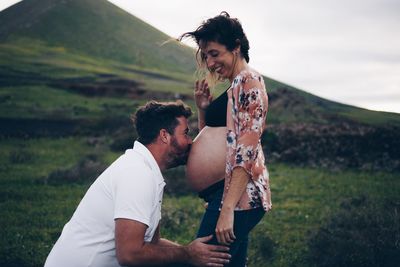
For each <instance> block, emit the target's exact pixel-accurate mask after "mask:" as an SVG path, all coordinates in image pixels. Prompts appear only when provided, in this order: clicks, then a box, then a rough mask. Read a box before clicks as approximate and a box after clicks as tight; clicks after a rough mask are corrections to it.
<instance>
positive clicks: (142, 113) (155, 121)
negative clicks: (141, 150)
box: [132, 100, 192, 145]
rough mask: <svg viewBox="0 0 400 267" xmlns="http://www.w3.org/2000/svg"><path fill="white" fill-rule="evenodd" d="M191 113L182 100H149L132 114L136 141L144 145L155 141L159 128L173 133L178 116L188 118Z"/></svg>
mask: <svg viewBox="0 0 400 267" xmlns="http://www.w3.org/2000/svg"><path fill="white" fill-rule="evenodd" d="M191 115H192V110H191V109H190V107H188V106H187V105H185V104H184V103H183V102H182V101H180V100H178V101H176V102H156V101H149V102H147V103H146V104H145V105H144V106H141V107H139V108H138V109H137V111H136V113H135V114H134V115H133V116H132V120H133V123H134V126H135V128H136V132H137V134H138V141H139V142H140V143H142V144H144V145H147V144H150V143H152V142H154V141H155V139H156V138H157V136H158V134H159V132H160V130H161V129H165V130H167V132H168V133H170V134H174V131H175V127H176V126H177V125H178V124H179V121H178V119H177V118H178V117H185V118H189V117H190V116H191Z"/></svg>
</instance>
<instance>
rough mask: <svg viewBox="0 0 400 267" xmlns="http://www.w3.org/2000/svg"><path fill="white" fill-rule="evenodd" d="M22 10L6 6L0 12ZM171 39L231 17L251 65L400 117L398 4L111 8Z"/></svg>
mask: <svg viewBox="0 0 400 267" xmlns="http://www.w3.org/2000/svg"><path fill="white" fill-rule="evenodd" d="M15 2H18V1H16V0H0V10H2V9H4V8H6V7H7V6H9V5H11V4H13V3H15ZM110 2H112V3H114V4H116V5H118V6H119V7H121V8H123V9H125V10H126V11H128V12H130V13H132V14H133V15H135V16H137V17H139V18H140V19H142V20H144V21H145V22H147V23H149V24H151V25H152V26H154V27H156V28H157V29H159V30H161V31H163V32H165V33H166V34H168V35H170V36H172V37H178V36H179V35H180V34H181V33H183V32H186V31H191V30H194V29H195V28H196V27H197V26H198V25H199V24H200V23H201V22H202V21H203V20H205V19H207V18H209V17H213V16H215V15H217V14H219V13H220V12H221V11H223V10H225V11H227V12H228V13H229V14H230V15H231V16H232V17H237V18H238V19H239V20H240V21H241V22H242V25H243V28H244V30H245V32H246V34H247V37H248V39H249V41H250V65H251V66H252V67H254V68H255V69H257V70H258V71H259V72H261V73H262V74H264V75H266V76H268V77H271V78H274V79H277V80H279V81H281V82H284V83H287V84H290V85H292V86H294V87H297V88H299V89H302V90H305V91H307V92H310V93H313V94H315V95H318V96H321V97H324V98H327V99H330V100H334V101H338V102H341V103H346V104H351V105H355V106H359V107H364V108H367V109H372V110H382V111H391V112H397V113H400V30H399V29H400V1H398V0H324V1H321V0H295V1H294V0H249V1H243V0H242V1H238V0H229V1H228V0H218V1H215V0H202V1H194V0H168V1H164V0H159V1H155V0H140V1H139V0H110Z"/></svg>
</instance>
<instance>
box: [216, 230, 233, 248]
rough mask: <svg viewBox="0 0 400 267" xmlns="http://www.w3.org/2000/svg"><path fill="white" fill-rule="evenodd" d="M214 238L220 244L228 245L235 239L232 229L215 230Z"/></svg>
mask: <svg viewBox="0 0 400 267" xmlns="http://www.w3.org/2000/svg"><path fill="white" fill-rule="evenodd" d="M216 237H217V240H218V242H219V243H220V244H223V245H229V244H231V243H233V242H234V241H235V239H236V237H235V234H234V233H233V230H232V229H226V230H216Z"/></svg>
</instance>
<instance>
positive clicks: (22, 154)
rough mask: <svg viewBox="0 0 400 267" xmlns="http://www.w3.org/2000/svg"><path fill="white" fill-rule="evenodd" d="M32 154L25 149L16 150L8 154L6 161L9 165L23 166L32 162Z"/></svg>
mask: <svg viewBox="0 0 400 267" xmlns="http://www.w3.org/2000/svg"><path fill="white" fill-rule="evenodd" d="M33 158H34V154H33V153H32V152H30V151H28V150H25V149H16V150H13V151H11V152H10V154H9V156H8V159H9V162H10V163H11V164H24V163H29V162H32V160H33Z"/></svg>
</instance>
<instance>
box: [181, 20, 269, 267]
mask: <svg viewBox="0 0 400 267" xmlns="http://www.w3.org/2000/svg"><path fill="white" fill-rule="evenodd" d="M186 37H189V38H193V39H194V40H195V41H196V43H197V45H198V50H197V53H196V56H197V62H198V63H199V68H200V69H204V70H206V73H207V76H208V77H207V80H208V81H214V82H215V81H223V80H229V82H230V86H229V88H228V89H227V90H225V91H224V93H222V94H221V95H220V96H219V97H218V98H217V99H215V100H212V96H211V93H210V87H209V82H207V81H206V79H204V80H201V81H197V82H196V84H195V92H194V96H195V101H196V105H197V109H198V125H199V130H200V133H199V135H198V136H197V137H196V139H195V140H194V143H193V145H192V149H191V152H190V156H189V159H188V163H187V179H188V181H189V184H190V185H191V186H192V188H193V189H194V190H196V191H197V192H199V196H200V197H201V198H203V199H204V200H205V201H206V202H207V203H208V205H207V208H206V211H205V214H204V216H203V219H202V222H201V225H200V228H199V231H198V236H199V237H202V236H207V235H210V234H215V235H214V239H213V240H211V241H210V242H211V243H215V244H217V243H219V244H225V245H229V246H230V253H231V255H232V258H231V261H230V265H229V266H245V265H246V259H247V245H248V235H249V232H250V231H251V230H252V229H253V228H254V226H255V225H256V224H257V223H258V222H259V221H260V220H261V219H262V217H263V216H264V213H265V212H266V211H268V210H270V209H271V193H270V187H269V177H268V171H267V168H266V166H265V162H264V161H265V160H264V153H263V150H262V145H261V135H262V132H263V130H264V127H265V120H266V116H267V109H268V96H267V92H266V89H265V85H264V81H263V78H262V76H261V75H260V74H259V73H258V72H257V71H255V70H254V69H252V68H250V66H249V65H248V64H247V63H248V62H249V53H248V52H249V42H248V40H247V37H246V35H245V33H244V32H243V28H242V25H241V24H240V22H239V21H238V20H237V19H235V18H231V17H230V16H229V14H228V13H226V12H222V13H221V14H220V15H218V16H216V17H213V18H210V19H208V20H206V21H205V22H203V23H202V24H201V25H200V26H199V27H198V28H197V29H196V30H195V31H193V32H187V33H184V34H183V35H182V36H181V37H180V40H182V39H183V38H186Z"/></svg>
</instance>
